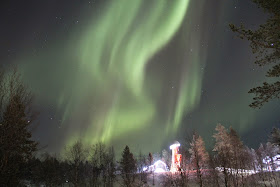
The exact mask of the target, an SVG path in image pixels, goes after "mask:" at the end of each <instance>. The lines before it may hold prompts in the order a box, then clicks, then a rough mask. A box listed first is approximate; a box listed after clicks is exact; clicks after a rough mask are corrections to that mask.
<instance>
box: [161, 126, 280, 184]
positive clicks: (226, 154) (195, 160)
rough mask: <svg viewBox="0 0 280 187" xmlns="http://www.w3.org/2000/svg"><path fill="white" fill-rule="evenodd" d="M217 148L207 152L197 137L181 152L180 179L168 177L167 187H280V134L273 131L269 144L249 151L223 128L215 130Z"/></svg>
mask: <svg viewBox="0 0 280 187" xmlns="http://www.w3.org/2000/svg"><path fill="white" fill-rule="evenodd" d="M215 130H216V132H215V133H214V135H213V137H214V139H215V145H214V148H213V149H212V151H211V152H209V153H208V152H207V151H206V148H205V145H204V141H203V139H202V137H201V136H199V135H198V134H197V133H193V135H192V137H191V138H189V139H188V140H187V141H186V144H185V145H186V146H185V147H182V148H181V153H182V154H183V160H182V165H181V168H180V170H181V172H180V175H178V174H175V175H174V174H169V175H168V176H167V177H166V178H165V185H166V186H192V185H194V184H196V185H198V186H201V187H202V186H226V187H228V186H234V187H238V186H280V178H279V173H278V172H277V171H278V170H280V155H278V154H279V151H280V149H279V144H280V130H279V129H277V128H274V129H273V131H272V133H271V135H270V139H269V142H267V143H266V144H260V146H259V148H258V149H256V150H255V149H250V148H249V147H247V146H246V145H244V144H243V143H242V141H241V140H240V137H239V136H238V134H237V132H236V131H235V130H234V129H233V128H232V127H230V128H229V129H226V128H225V127H224V126H222V125H221V124H218V125H217V126H216V129H215Z"/></svg>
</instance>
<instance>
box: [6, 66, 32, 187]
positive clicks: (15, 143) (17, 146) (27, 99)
mask: <svg viewBox="0 0 280 187" xmlns="http://www.w3.org/2000/svg"><path fill="white" fill-rule="evenodd" d="M1 78H3V79H2V80H0V82H1V83H0V84H1V88H2V89H1V90H0V92H1V93H0V96H1V107H0V108H1V111H0V112H1V114H0V115H1V118H2V119H1V123H0V184H2V185H3V186H17V185H18V184H19V182H20V179H21V178H22V175H23V169H22V168H23V167H25V164H26V163H27V161H28V160H29V159H30V158H31V157H32V154H33V153H34V152H35V151H36V148H37V142H35V141H33V140H31V131H30V125H31V124H32V120H33V119H34V118H33V117H34V115H33V114H34V113H33V111H32V108H31V103H32V102H31V101H32V95H31V93H30V92H29V91H28V90H27V88H26V86H25V85H24V84H23V82H22V80H21V76H20V74H19V73H18V72H17V71H16V70H14V71H13V72H12V73H10V74H6V76H3V77H1ZM3 82H4V84H3Z"/></svg>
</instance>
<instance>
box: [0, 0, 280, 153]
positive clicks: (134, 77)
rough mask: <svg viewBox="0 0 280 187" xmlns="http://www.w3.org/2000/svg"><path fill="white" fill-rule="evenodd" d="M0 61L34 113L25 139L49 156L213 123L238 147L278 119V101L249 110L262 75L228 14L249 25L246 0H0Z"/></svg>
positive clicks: (144, 141) (154, 141)
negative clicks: (13, 73)
mask: <svg viewBox="0 0 280 187" xmlns="http://www.w3.org/2000/svg"><path fill="white" fill-rule="evenodd" d="M0 9H1V11H0V14H1V29H0V43H1V45H0V59H1V64H2V65H3V66H4V67H9V66H10V65H17V66H18V68H19V70H20V72H21V73H22V75H23V79H24V81H25V82H26V84H27V85H28V86H29V88H30V89H31V91H32V92H33V93H34V95H35V101H34V109H35V110H36V111H39V112H40V115H39V117H38V122H39V125H38V127H37V128H36V130H35V131H34V132H33V137H34V138H35V139H36V140H38V141H39V142H40V145H41V146H47V147H46V150H47V151H49V152H56V153H60V152H61V151H62V150H63V149H64V147H65V146H67V145H71V144H72V143H73V142H75V141H76V140H78V139H81V140H82V141H83V142H84V143H86V144H93V143H96V142H98V141H103V142H105V143H106V144H109V145H114V146H115V148H116V150H117V152H118V150H121V149H123V147H124V146H125V145H129V146H130V147H131V148H132V150H133V151H139V150H140V149H141V150H142V151H143V152H160V151H161V150H162V149H163V148H165V149H168V146H169V144H170V143H171V142H173V141H174V140H179V141H181V142H182V141H184V139H185V138H186V137H187V136H188V135H189V134H190V133H191V132H192V131H193V130H196V131H197V132H198V133H199V134H200V135H201V136H202V137H203V138H204V139H205V140H206V145H207V147H211V145H212V144H213V138H212V134H213V132H214V129H215V126H216V125H217V123H221V124H223V125H224V126H226V127H229V126H232V127H233V128H234V129H236V130H237V131H238V132H239V134H240V135H241V137H242V140H243V141H244V143H245V144H246V145H248V146H249V147H253V148H254V147H256V146H258V144H259V143H260V142H265V141H266V140H267V136H268V134H269V132H270V130H271V128H272V127H274V126H278V127H279V125H280V117H279V111H280V105H279V102H278V101H273V102H271V103H269V104H266V105H265V106H264V107H263V108H261V109H252V108H249V106H248V105H249V104H250V102H251V101H252V97H253V96H252V95H249V94H248V90H249V89H250V88H252V87H254V86H257V85H259V84H261V83H262V82H263V80H265V76H264V75H265V71H266V70H267V69H266V68H260V67H258V66H257V65H255V64H254V63H253V62H254V55H253V54H252V52H251V50H250V48H249V44H248V42H247V41H242V40H240V39H239V38H237V37H236V36H235V35H234V33H232V32H231V30H230V29H229V27H228V24H229V23H234V24H240V23H241V22H243V23H246V25H247V26H248V27H249V28H252V29H254V28H257V26H258V25H259V24H260V23H263V22H264V21H265V19H266V16H267V15H265V14H264V13H263V12H262V11H261V10H260V9H258V8H257V7H256V6H255V4H254V3H252V2H251V1H250V0H230V1H228V0H226V1H225V0H201V1H195V0H180V1H179V0H176V1H171V0H170V1H168V0H154V1H150V0H133V1H130V0H114V1H111V0H106V1H105V0H87V1H84V0H80V1H74V0H60V1H56V0H47V1H46V0H42V1H36V0H25V1H19V0H11V1H6V3H4V4H3V5H1V7H0Z"/></svg>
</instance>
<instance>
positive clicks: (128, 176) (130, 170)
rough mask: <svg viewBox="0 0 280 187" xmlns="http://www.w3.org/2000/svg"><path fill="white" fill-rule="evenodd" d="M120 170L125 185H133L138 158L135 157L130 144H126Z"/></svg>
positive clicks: (128, 186)
mask: <svg viewBox="0 0 280 187" xmlns="http://www.w3.org/2000/svg"><path fill="white" fill-rule="evenodd" d="M120 171H121V175H122V179H123V183H124V185H125V186H127V187H132V186H133V183H134V180H135V173H136V171H137V165H136V160H135V159H134V157H133V154H132V153H131V152H130V150H129V147H128V146H125V148H124V150H123V153H122V158H121V161H120Z"/></svg>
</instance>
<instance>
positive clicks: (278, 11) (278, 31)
mask: <svg viewBox="0 0 280 187" xmlns="http://www.w3.org/2000/svg"><path fill="white" fill-rule="evenodd" d="M253 2H254V3H256V4H257V6H258V7H259V8H261V9H263V10H264V12H265V13H268V15H269V16H268V19H267V20H266V22H265V23H264V24H261V25H260V26H259V28H258V29H256V30H251V29H247V28H246V27H245V26H244V25H241V26H240V27H237V26H235V25H234V24H230V28H231V30H232V31H233V32H235V33H237V34H238V36H239V37H240V38H241V39H246V40H248V41H249V42H250V47H251V48H252V51H253V53H255V54H257V56H256V57H257V58H256V62H255V63H256V64H258V65H259V66H266V65H271V64H273V65H272V67H271V69H269V70H268V72H267V74H266V76H267V77H269V78H273V79H272V81H275V82H271V83H268V82H264V83H263V85H262V86H258V87H255V88H252V89H251V90H250V91H249V93H252V94H255V97H254V101H253V103H251V104H250V106H251V107H253V108H260V107H262V106H263V105H264V103H266V102H268V101H270V100H271V99H274V98H277V99H279V98H280V81H279V78H280V1H279V0H253Z"/></svg>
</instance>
